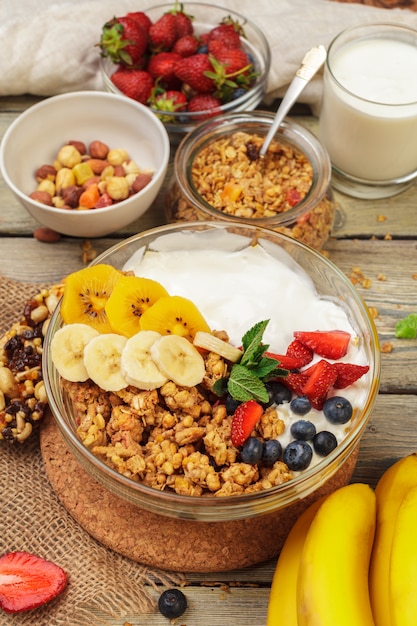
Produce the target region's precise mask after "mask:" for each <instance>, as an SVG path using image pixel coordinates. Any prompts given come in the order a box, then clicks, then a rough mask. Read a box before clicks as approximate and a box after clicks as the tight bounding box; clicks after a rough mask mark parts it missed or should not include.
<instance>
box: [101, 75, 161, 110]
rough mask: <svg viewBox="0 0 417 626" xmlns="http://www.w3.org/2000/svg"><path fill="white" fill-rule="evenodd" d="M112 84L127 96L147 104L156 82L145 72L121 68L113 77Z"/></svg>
mask: <svg viewBox="0 0 417 626" xmlns="http://www.w3.org/2000/svg"><path fill="white" fill-rule="evenodd" d="M111 81H112V83H113V84H114V85H115V86H116V87H117V88H118V89H119V90H120V91H121V92H122V93H124V94H125V96H128V97H129V98H133V100H137V101H138V102H141V103H142V104H146V103H147V102H148V100H149V98H150V97H151V94H152V89H153V86H154V81H153V78H152V76H151V75H150V74H149V72H146V71H145V70H129V69H127V68H123V67H120V68H119V69H118V70H116V71H115V72H114V73H113V74H112V76H111Z"/></svg>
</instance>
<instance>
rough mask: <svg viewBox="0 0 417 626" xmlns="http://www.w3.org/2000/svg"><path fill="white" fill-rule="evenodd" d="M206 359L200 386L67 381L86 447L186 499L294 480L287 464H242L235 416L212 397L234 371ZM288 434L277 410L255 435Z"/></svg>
mask: <svg viewBox="0 0 417 626" xmlns="http://www.w3.org/2000/svg"><path fill="white" fill-rule="evenodd" d="M205 361H206V372H207V375H206V378H205V379H204V381H203V384H202V385H199V386H198V387H180V386H178V385H176V384H175V383H174V382H172V381H169V382H167V383H166V384H164V385H163V386H162V387H161V388H160V389H156V390H152V391H140V390H138V389H137V388H135V387H128V388H126V389H123V390H121V391H118V392H111V393H104V392H103V391H102V390H101V389H100V388H99V387H97V386H96V385H95V384H94V383H92V382H91V381H90V380H88V381H86V382H85V383H70V382H67V381H63V385H64V386H65V389H66V391H67V393H68V394H69V396H70V398H71V400H72V402H73V406H74V411H75V416H76V422H77V433H78V435H79V437H80V439H81V440H82V442H83V444H84V445H85V446H86V447H88V448H89V449H90V450H91V452H92V453H93V454H94V455H96V456H97V457H98V458H100V459H101V460H103V461H104V462H105V463H106V464H108V465H109V466H110V467H112V468H114V469H116V470H117V471H118V472H120V473H121V474H123V475H124V476H126V477H128V478H131V479H132V480H134V481H136V482H141V483H143V484H144V485H147V486H149V487H153V488H155V489H159V490H172V491H174V492H176V493H178V494H181V495H187V496H189V495H191V496H206V495H212V496H231V495H235V494H243V493H251V492H256V491H261V490H264V489H268V488H270V487H272V486H275V485H280V484H282V483H284V482H287V481H288V480H290V479H291V478H292V477H293V474H292V472H291V471H290V470H289V469H288V467H287V466H286V464H285V463H283V462H281V461H277V462H276V463H275V464H274V465H273V466H272V467H266V466H265V467H264V466H262V464H258V465H249V464H247V463H243V462H241V461H240V458H239V450H238V449H237V448H235V447H234V446H233V444H232V442H231V439H230V432H231V422H232V417H231V416H230V415H228V414H227V410H226V406H225V405H224V404H222V403H219V402H218V398H217V397H216V396H214V394H213V393H212V392H211V387H212V384H213V383H214V382H215V380H217V379H218V378H220V377H221V376H223V375H224V373H225V371H226V370H227V365H226V363H225V362H224V361H223V360H222V359H221V358H220V357H219V356H218V355H215V354H214V353H208V354H207V356H206V357H205ZM283 430H284V423H283V421H282V420H281V419H280V417H279V413H278V409H277V407H269V408H268V409H266V410H265V412H264V414H263V416H262V418H261V420H260V421H259V423H258V424H257V426H256V431H254V435H255V436H257V437H259V438H261V439H262V438H264V439H270V438H276V437H277V436H278V435H280V434H282V432H283Z"/></svg>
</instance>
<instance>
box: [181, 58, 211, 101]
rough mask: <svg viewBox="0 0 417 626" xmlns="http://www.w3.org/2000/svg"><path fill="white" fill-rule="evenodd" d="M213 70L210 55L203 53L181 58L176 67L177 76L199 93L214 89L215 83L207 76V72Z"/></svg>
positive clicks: (209, 91)
mask: <svg viewBox="0 0 417 626" xmlns="http://www.w3.org/2000/svg"><path fill="white" fill-rule="evenodd" d="M212 71H213V66H212V64H211V63H210V59H209V57H208V55H207V54H201V53H199V54H194V55H192V56H190V57H186V58H183V59H181V60H180V61H178V63H177V65H176V67H175V74H176V76H177V77H178V78H179V79H180V80H181V81H182V82H183V83H186V84H187V85H188V86H189V87H190V88H191V89H193V90H194V91H196V92H197V93H211V92H213V91H214V89H215V83H214V82H213V79H212V78H209V77H208V76H207V72H212Z"/></svg>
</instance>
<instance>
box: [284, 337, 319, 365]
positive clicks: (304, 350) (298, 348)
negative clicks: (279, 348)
mask: <svg viewBox="0 0 417 626" xmlns="http://www.w3.org/2000/svg"><path fill="white" fill-rule="evenodd" d="M285 354H286V356H287V357H290V356H291V357H294V358H296V359H297V360H298V363H299V365H297V367H298V368H300V367H304V366H305V365H308V364H309V363H310V362H311V361H312V360H313V351H312V350H310V348H309V347H308V346H306V345H305V344H303V343H301V341H299V340H298V339H293V340H292V341H291V343H290V345H289V346H288V348H287V351H286V353H285Z"/></svg>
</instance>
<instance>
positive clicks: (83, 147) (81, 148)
mask: <svg viewBox="0 0 417 626" xmlns="http://www.w3.org/2000/svg"><path fill="white" fill-rule="evenodd" d="M68 145H69V146H74V148H77V150H78V152H79V153H80V154H82V155H84V154H87V147H86V145H85V143H83V142H82V141H69V142H68Z"/></svg>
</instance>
